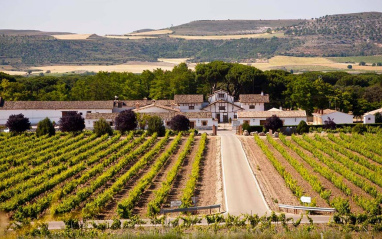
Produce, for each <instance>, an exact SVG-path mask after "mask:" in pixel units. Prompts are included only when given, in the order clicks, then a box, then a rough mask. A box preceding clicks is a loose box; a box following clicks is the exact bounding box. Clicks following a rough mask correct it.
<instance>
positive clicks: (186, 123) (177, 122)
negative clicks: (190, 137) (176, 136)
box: [170, 115, 190, 131]
mask: <svg viewBox="0 0 382 239" xmlns="http://www.w3.org/2000/svg"><path fill="white" fill-rule="evenodd" d="M170 128H171V129H172V130H175V131H187V130H189V129H190V120H189V119H187V117H186V116H184V115H176V116H174V117H172V119H171V120H170Z"/></svg>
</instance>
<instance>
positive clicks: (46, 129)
mask: <svg viewBox="0 0 382 239" xmlns="http://www.w3.org/2000/svg"><path fill="white" fill-rule="evenodd" d="M55 134H56V130H55V129H54V126H53V123H52V122H51V121H50V119H49V118H48V117H46V118H45V119H43V120H41V121H40V122H38V124H37V129H36V136H37V137H40V136H43V135H49V137H50V136H52V135H55Z"/></svg>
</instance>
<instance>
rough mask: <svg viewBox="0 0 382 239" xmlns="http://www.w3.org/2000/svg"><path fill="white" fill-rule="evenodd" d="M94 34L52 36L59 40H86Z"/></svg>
mask: <svg viewBox="0 0 382 239" xmlns="http://www.w3.org/2000/svg"><path fill="white" fill-rule="evenodd" d="M91 35H93V34H62V35H52V37H54V38H56V39H58V40H86V39H88V38H89V37H90V36H91Z"/></svg>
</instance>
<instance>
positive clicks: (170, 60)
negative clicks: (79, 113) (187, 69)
mask: <svg viewBox="0 0 382 239" xmlns="http://www.w3.org/2000/svg"><path fill="white" fill-rule="evenodd" d="M187 60H189V58H158V61H162V62H167V63H172V64H176V65H179V64H180V63H183V62H187ZM191 65H192V64H191Z"/></svg>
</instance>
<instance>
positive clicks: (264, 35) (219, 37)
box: [169, 33, 284, 40]
mask: <svg viewBox="0 0 382 239" xmlns="http://www.w3.org/2000/svg"><path fill="white" fill-rule="evenodd" d="M169 37H172V38H182V39H185V40H235V39H244V38H272V37H279V38H281V37H284V33H273V34H269V33H261V34H243V35H215V36H186V35H169Z"/></svg>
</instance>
